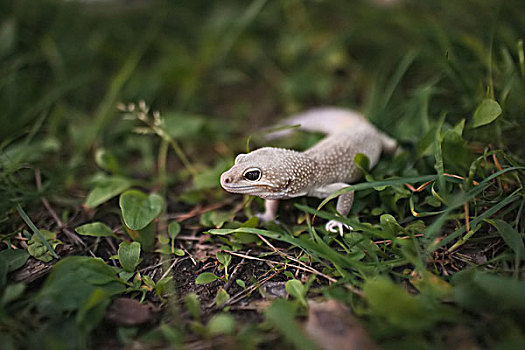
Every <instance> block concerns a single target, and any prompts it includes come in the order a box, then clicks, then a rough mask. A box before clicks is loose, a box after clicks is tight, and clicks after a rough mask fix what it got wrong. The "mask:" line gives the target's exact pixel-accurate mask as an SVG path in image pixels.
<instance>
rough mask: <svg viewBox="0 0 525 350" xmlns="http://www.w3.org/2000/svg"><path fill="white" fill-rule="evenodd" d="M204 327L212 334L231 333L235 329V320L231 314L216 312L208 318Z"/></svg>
mask: <svg viewBox="0 0 525 350" xmlns="http://www.w3.org/2000/svg"><path fill="white" fill-rule="evenodd" d="M206 329H207V330H208V332H209V334H210V335H212V336H215V335H220V334H233V332H234V331H235V320H234V319H233V316H231V315H228V314H218V315H215V316H213V317H212V318H211V319H210V321H209V322H208V324H207V325H206Z"/></svg>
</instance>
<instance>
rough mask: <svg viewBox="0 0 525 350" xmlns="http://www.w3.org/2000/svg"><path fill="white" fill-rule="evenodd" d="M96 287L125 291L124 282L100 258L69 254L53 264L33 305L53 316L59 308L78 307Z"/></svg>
mask: <svg viewBox="0 0 525 350" xmlns="http://www.w3.org/2000/svg"><path fill="white" fill-rule="evenodd" d="M98 288H102V289H104V290H105V291H106V292H107V293H108V294H109V295H115V294H119V293H122V292H124V290H125V289H126V286H125V285H124V284H123V283H122V282H121V281H120V280H119V279H118V278H117V277H116V276H115V271H114V270H113V268H111V267H109V266H108V265H106V264H105V263H104V261H102V260H101V259H98V258H91V257H87V256H69V257H66V258H63V259H62V260H61V261H59V262H58V263H57V264H56V265H55V266H54V267H53V269H52V270H51V273H50V274H49V276H48V278H47V279H46V281H45V283H44V285H43V287H42V288H41V289H40V292H39V293H38V295H37V298H36V305H37V306H38V308H39V309H40V311H41V312H43V313H44V314H46V315H53V316H54V317H56V316H57V314H58V313H61V312H66V311H67V312H70V311H76V310H79V309H80V308H81V307H83V306H84V305H85V304H86V303H87V302H88V300H89V298H90V296H91V295H92V293H93V292H94V291H95V289H98ZM66 291H67V292H66Z"/></svg>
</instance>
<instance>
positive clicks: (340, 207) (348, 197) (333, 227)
mask: <svg viewBox="0 0 525 350" xmlns="http://www.w3.org/2000/svg"><path fill="white" fill-rule="evenodd" d="M348 186H349V185H348V184H346V183H344V182H337V183H333V184H329V185H324V186H320V187H317V188H315V189H313V190H311V191H310V192H309V193H308V195H310V196H314V197H318V198H326V197H328V196H329V195H331V194H332V193H334V192H336V191H339V190H341V189H343V188H346V187H348ZM353 204H354V191H350V192H347V193H343V194H342V195H340V196H339V197H338V199H337V206H336V210H337V213H338V214H339V215H341V216H342V217H346V216H347V215H348V213H350V209H352V205H353ZM344 228H346V229H348V230H353V228H352V227H351V226H348V225H347V224H343V223H342V222H339V221H337V220H330V221H328V222H327V223H326V226H325V229H326V230H327V231H328V232H339V234H340V235H341V236H343V229H344Z"/></svg>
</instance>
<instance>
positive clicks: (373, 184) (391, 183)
mask: <svg viewBox="0 0 525 350" xmlns="http://www.w3.org/2000/svg"><path fill="white" fill-rule="evenodd" d="M436 178H437V175H421V176H413V177H402V178H395V179H387V180H379V181H371V182H363V183H360V184H357V185H349V186H348V187H345V188H342V189H340V190H339V191H336V192H334V193H332V194H331V195H329V196H328V197H326V198H325V199H324V200H323V201H322V202H321V204H319V206H318V207H317V209H318V210H320V209H321V208H322V207H324V206H325V205H326V203H328V202H329V201H331V200H332V199H334V198H336V197H339V196H340V195H342V194H343V193H347V192H350V191H360V190H366V189H369V188H374V187H380V186H396V185H403V184H406V183H407V184H413V183H416V182H427V181H431V180H435V179H436Z"/></svg>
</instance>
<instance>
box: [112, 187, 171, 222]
mask: <svg viewBox="0 0 525 350" xmlns="http://www.w3.org/2000/svg"><path fill="white" fill-rule="evenodd" d="M163 208H164V199H163V198H162V197H161V196H159V195H158V194H156V193H152V194H150V195H147V194H145V193H143V192H141V191H137V190H129V191H126V192H124V193H123V194H121V195H120V209H121V210H122V218H123V220H124V223H125V224H126V226H128V227H129V228H130V229H132V230H141V229H143V228H144V227H146V226H147V225H148V224H149V223H150V222H152V221H153V220H154V219H155V218H156V217H157V216H159V215H160V213H161V212H162V209H163Z"/></svg>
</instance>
